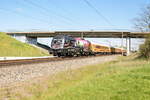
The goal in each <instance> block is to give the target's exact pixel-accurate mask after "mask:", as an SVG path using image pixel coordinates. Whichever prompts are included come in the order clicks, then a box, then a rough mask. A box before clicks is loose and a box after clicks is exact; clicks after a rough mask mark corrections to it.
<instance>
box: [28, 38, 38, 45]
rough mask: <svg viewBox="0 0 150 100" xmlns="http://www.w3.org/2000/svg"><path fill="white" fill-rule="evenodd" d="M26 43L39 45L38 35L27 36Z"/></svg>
mask: <svg viewBox="0 0 150 100" xmlns="http://www.w3.org/2000/svg"><path fill="white" fill-rule="evenodd" d="M26 43H28V44H33V45H37V37H26Z"/></svg>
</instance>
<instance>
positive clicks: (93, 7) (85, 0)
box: [83, 0, 114, 26]
mask: <svg viewBox="0 0 150 100" xmlns="http://www.w3.org/2000/svg"><path fill="white" fill-rule="evenodd" d="M83 1H84V2H85V3H86V4H87V5H88V6H89V7H90V8H92V9H93V10H94V11H95V12H96V13H97V14H98V15H99V16H100V17H101V18H103V19H104V21H105V22H107V24H109V25H111V26H114V25H113V24H112V23H111V22H110V21H109V20H108V19H107V18H106V17H105V16H104V15H103V14H102V13H101V12H100V11H99V10H98V9H97V8H96V7H95V6H93V5H92V4H91V3H90V2H89V1H88V0H83Z"/></svg>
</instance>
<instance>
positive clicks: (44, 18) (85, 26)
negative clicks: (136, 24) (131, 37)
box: [0, 0, 150, 31]
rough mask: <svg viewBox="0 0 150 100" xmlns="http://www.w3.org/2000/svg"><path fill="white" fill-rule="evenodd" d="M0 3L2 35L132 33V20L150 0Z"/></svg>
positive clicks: (15, 0)
mask: <svg viewBox="0 0 150 100" xmlns="http://www.w3.org/2000/svg"><path fill="white" fill-rule="evenodd" d="M88 1H89V2H90V3H91V4H92V5H93V6H94V7H95V8H96V9H98V11H99V12H100V13H101V14H102V15H103V16H104V17H105V18H106V19H107V20H109V22H110V23H111V24H113V25H110V24H109V23H107V22H106V21H105V20H104V18H103V17H101V16H99V15H98V14H97V13H96V12H95V11H94V10H93V9H92V8H91V7H89V6H88V5H87V4H86V3H85V2H84V0H0V23H1V24H0V31H37V30H38V31H56V30H114V29H123V30H124V29H129V30H131V29H133V22H132V20H133V18H135V17H136V16H137V15H138V13H140V11H141V9H142V8H143V7H144V6H145V5H146V4H150V0H88Z"/></svg>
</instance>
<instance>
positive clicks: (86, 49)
mask: <svg viewBox="0 0 150 100" xmlns="http://www.w3.org/2000/svg"><path fill="white" fill-rule="evenodd" d="M49 52H50V53H51V54H53V55H54V56H58V57H61V56H88V55H96V54H122V53H123V54H124V55H125V54H126V50H124V49H121V48H115V47H109V46H104V45H101V44H95V43H92V42H90V41H88V40H85V39H83V38H74V37H71V36H68V35H57V36H55V37H53V39H52V42H51V50H50V51H49Z"/></svg>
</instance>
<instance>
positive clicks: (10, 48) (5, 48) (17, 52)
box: [0, 32, 48, 57]
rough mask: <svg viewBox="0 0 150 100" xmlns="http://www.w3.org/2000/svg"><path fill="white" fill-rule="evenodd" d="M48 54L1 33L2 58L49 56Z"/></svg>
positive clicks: (0, 51) (0, 49) (0, 55)
mask: <svg viewBox="0 0 150 100" xmlns="http://www.w3.org/2000/svg"><path fill="white" fill-rule="evenodd" d="M47 55H48V53H46V52H44V51H41V50H39V49H37V48H35V47H33V46H31V45H29V44H26V43H21V42H19V41H17V40H15V39H13V38H11V37H10V36H7V35H6V34H4V33H2V32H0V57H7V56H9V57H11V56H13V57H14V56H15V57H17V56H24V57H28V56H47Z"/></svg>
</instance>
